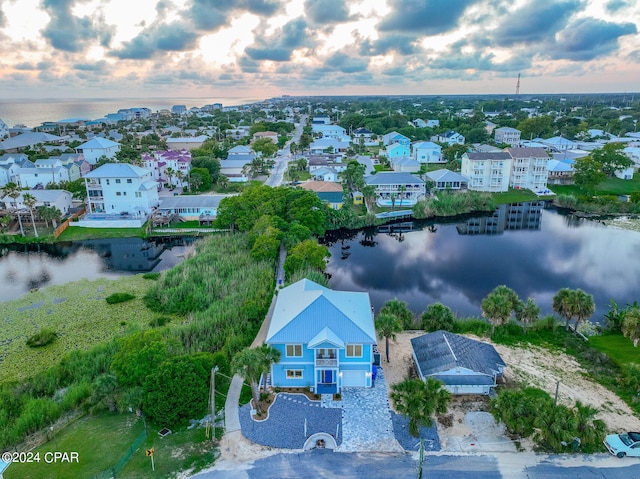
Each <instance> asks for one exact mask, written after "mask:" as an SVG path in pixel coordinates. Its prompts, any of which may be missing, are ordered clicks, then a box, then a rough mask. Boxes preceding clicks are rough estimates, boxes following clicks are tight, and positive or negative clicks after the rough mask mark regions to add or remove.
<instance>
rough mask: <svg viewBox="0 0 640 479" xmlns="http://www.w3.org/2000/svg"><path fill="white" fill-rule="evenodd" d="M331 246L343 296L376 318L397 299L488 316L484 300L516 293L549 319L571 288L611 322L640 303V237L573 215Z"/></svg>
mask: <svg viewBox="0 0 640 479" xmlns="http://www.w3.org/2000/svg"><path fill="white" fill-rule="evenodd" d="M398 229H399V228H398V227H397V226H396V228H395V231H394V232H390V231H389V228H388V227H383V228H379V229H377V230H373V231H371V230H370V231H367V232H366V233H365V232H359V233H357V234H355V235H354V234H352V235H345V236H343V237H336V238H332V239H330V240H329V242H328V244H329V245H330V251H331V254H332V256H331V258H330V260H329V264H328V267H327V271H328V272H329V273H330V274H331V280H330V286H331V287H332V288H333V289H338V290H353V291H368V292H369V293H370V295H371V300H372V303H373V305H374V307H375V310H376V311H379V309H380V307H381V306H382V305H383V304H384V302H385V301H387V300H389V299H393V298H394V297H397V298H398V299H400V300H403V301H406V302H407V303H408V304H409V306H410V308H411V309H412V310H413V311H414V312H415V313H416V314H420V313H421V312H422V311H424V309H425V308H426V306H427V305H429V304H431V303H435V302H441V303H443V304H446V305H447V306H449V307H450V308H451V309H452V310H454V312H455V313H456V314H457V315H458V316H479V315H480V313H481V312H480V303H481V301H482V299H483V298H484V297H485V296H486V295H487V294H488V293H489V292H490V291H491V290H492V289H493V288H494V287H495V286H497V285H500V284H506V285H507V286H509V287H510V288H512V289H514V290H515V291H516V292H517V293H518V295H519V296H520V297H521V298H524V299H526V298H527V297H532V298H534V299H535V300H536V302H537V304H538V305H539V306H540V308H541V313H542V314H548V313H551V312H552V308H551V303H552V298H553V296H554V295H555V294H556V292H557V291H558V290H559V289H560V288H563V287H568V288H572V289H573V288H582V289H583V290H585V291H586V292H588V293H590V294H592V295H593V296H594V300H595V303H596V313H595V314H594V316H593V318H592V320H593V321H601V320H602V315H603V314H605V313H606V312H607V311H608V305H609V300H610V299H611V298H613V299H614V300H615V301H616V302H617V303H618V304H619V305H625V304H628V303H632V302H633V301H640V233H638V232H634V231H626V230H621V229H615V228H612V227H608V226H606V225H605V224H603V223H601V222H598V221H592V220H585V219H579V218H576V217H574V216H566V215H562V214H559V213H558V212H556V211H554V210H550V209H544V207H543V204H542V203H534V204H521V205H504V206H502V207H501V208H499V210H498V211H497V212H496V213H495V214H494V215H492V216H490V217H483V218H474V219H469V220H467V221H464V222H461V223H458V224H438V225H428V224H425V223H419V222H415V223H405V224H403V228H402V229H403V230H405V232H403V233H402V234H398Z"/></svg>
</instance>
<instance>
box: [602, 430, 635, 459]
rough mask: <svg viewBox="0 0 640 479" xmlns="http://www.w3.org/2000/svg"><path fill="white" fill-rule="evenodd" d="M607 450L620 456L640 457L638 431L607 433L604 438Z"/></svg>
mask: <svg viewBox="0 0 640 479" xmlns="http://www.w3.org/2000/svg"><path fill="white" fill-rule="evenodd" d="M604 445H605V446H606V447H607V449H608V450H609V452H610V453H611V454H613V455H615V456H618V457H620V458H622V457H624V456H633V457H640V432H623V433H620V434H609V435H608V436H607V437H605V438H604Z"/></svg>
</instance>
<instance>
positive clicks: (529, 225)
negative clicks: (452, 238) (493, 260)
mask: <svg viewBox="0 0 640 479" xmlns="http://www.w3.org/2000/svg"><path fill="white" fill-rule="evenodd" d="M543 209H544V201H534V202H530V203H529V202H527V203H514V204H511V205H500V206H498V208H496V210H495V211H494V212H493V214H492V215H489V216H482V217H478V218H471V219H469V220H467V221H466V222H465V223H461V224H459V225H457V226H456V229H457V230H458V234H461V235H482V234H488V235H495V234H502V233H503V232H504V231H508V230H512V231H513V230H539V229H540V225H541V220H542V210H543Z"/></svg>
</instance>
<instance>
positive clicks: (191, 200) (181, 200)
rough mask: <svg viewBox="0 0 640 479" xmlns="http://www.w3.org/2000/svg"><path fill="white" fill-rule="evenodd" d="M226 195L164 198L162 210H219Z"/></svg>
mask: <svg viewBox="0 0 640 479" xmlns="http://www.w3.org/2000/svg"><path fill="white" fill-rule="evenodd" d="M223 198H227V196H226V195H198V196H163V197H161V198H160V209H161V210H166V209H171V208H217V207H218V205H219V204H220V201H221V200H222V199H223Z"/></svg>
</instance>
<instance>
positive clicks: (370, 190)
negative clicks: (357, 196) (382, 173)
mask: <svg viewBox="0 0 640 479" xmlns="http://www.w3.org/2000/svg"><path fill="white" fill-rule="evenodd" d="M361 193H362V196H363V198H364V204H365V206H366V207H367V211H369V210H371V208H373V203H374V202H373V200H374V199H375V197H376V187H375V186H373V185H366V186H364V187H363V188H362V191H361Z"/></svg>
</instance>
